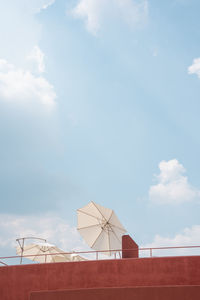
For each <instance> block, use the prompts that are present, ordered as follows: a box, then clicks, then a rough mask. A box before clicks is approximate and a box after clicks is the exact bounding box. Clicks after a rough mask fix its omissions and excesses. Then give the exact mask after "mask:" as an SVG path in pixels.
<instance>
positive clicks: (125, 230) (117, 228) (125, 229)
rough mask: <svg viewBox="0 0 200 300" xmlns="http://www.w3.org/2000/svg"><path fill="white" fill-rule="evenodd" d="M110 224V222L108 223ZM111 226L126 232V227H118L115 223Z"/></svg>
mask: <svg viewBox="0 0 200 300" xmlns="http://www.w3.org/2000/svg"><path fill="white" fill-rule="evenodd" d="M110 224H112V223H110ZM112 226H113V227H115V228H117V229H119V230H121V231H124V232H126V229H125V228H123V229H122V228H121V227H118V226H116V225H114V224H112Z"/></svg>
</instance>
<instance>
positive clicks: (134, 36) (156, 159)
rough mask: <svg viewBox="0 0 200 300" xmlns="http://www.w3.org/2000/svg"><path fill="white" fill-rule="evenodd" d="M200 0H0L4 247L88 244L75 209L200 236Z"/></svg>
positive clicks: (192, 241)
mask: <svg viewBox="0 0 200 300" xmlns="http://www.w3.org/2000/svg"><path fill="white" fill-rule="evenodd" d="M199 11H200V2H199V1H198V0H168V1H156V0H110V1H107V0H18V1H17V0H7V1H1V3H0V37H1V40H0V41H1V42H0V43H1V44H0V255H1V256H7V255H15V246H16V241H15V239H16V238H18V237H23V236H28V235H29V236H34V235H35V236H38V237H45V238H47V239H48V241H49V242H50V243H55V244H56V245H57V246H58V247H60V248H62V249H64V250H80V249H81V250H82V249H87V246H86V244H85V243H84V241H83V240H82V238H81V237H80V235H79V234H78V232H77V231H76V223H77V220H76V209H78V208H81V207H83V206H84V205H86V204H87V203H88V202H90V201H95V202H96V203H98V204H100V205H103V206H105V207H108V208H112V209H114V211H115V213H116V214H117V216H118V218H119V219H120V221H121V223H122V224H123V225H124V227H125V228H126V230H127V233H128V234H130V235H131V236H132V238H133V239H134V240H135V241H136V242H137V243H138V245H139V246H140V247H150V246H156V247H159V246H176V245H200V180H199V170H200V160H199V153H200V136H199V128H200V118H199V112H200V102H199V99H200V97H199V96H200V43H199V41H200V31H199V26H200V19H199Z"/></svg>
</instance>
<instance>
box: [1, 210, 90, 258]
mask: <svg viewBox="0 0 200 300" xmlns="http://www.w3.org/2000/svg"><path fill="white" fill-rule="evenodd" d="M27 236H28V237H40V238H45V239H47V241H48V242H50V243H53V244H55V245H57V246H58V247H59V248H61V249H63V250H64V251H72V250H74V251H75V250H76V251H81V250H83V249H85V244H84V242H83V241H82V239H81V237H80V235H79V233H78V232H77V230H76V228H75V227H72V226H70V225H69V224H68V223H67V222H66V221H65V220H64V219H62V218H60V217H59V216H58V215H55V214H43V215H35V216H32V215H25V216H19V215H10V214H9V215H8V214H0V253H1V255H5V256H6V253H7V250H8V251H9V253H11V251H12V253H13V254H14V253H15V247H16V246H17V243H16V238H20V237H27ZM4 251H6V252H4Z"/></svg>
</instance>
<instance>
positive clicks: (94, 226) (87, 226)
mask: <svg viewBox="0 0 200 300" xmlns="http://www.w3.org/2000/svg"><path fill="white" fill-rule="evenodd" d="M95 226H100V224H96V225H90V226H85V227H81V228H77V230H80V229H86V228H90V227H95Z"/></svg>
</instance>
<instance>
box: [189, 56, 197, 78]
mask: <svg viewBox="0 0 200 300" xmlns="http://www.w3.org/2000/svg"><path fill="white" fill-rule="evenodd" d="M188 73H189V74H196V75H197V76H198V77H199V78H200V58H195V59H194V60H193V64H192V65H191V66H190V67H189V68H188Z"/></svg>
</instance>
